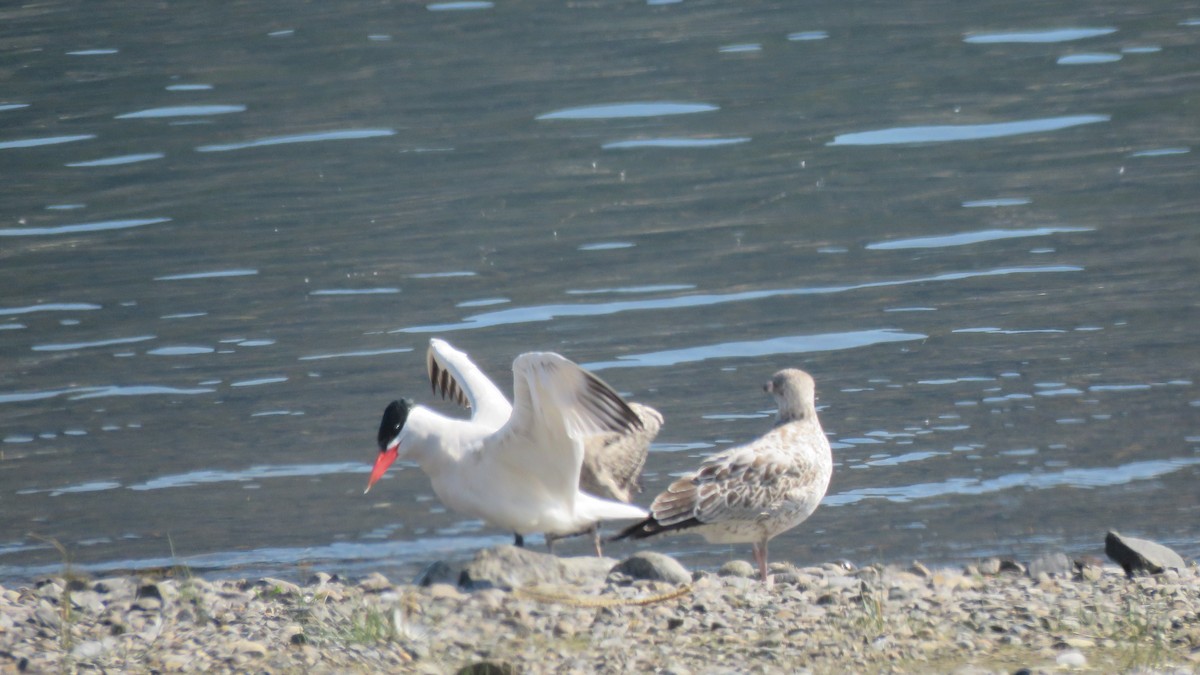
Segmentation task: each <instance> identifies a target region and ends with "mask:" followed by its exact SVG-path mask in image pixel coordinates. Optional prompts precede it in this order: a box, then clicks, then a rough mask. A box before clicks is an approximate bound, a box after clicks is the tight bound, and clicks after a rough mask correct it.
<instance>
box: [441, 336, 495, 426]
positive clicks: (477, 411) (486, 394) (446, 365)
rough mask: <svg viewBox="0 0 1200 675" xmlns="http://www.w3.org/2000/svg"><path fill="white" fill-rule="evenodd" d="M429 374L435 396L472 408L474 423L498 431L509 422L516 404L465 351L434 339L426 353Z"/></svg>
mask: <svg viewBox="0 0 1200 675" xmlns="http://www.w3.org/2000/svg"><path fill="white" fill-rule="evenodd" d="M425 372H426V374H427V375H429V384H430V386H432V387H433V392H434V393H435V394H439V395H441V397H442V398H443V399H446V398H449V399H450V400H452V401H454V402H455V403H458V404H459V405H461V406H462V407H464V408H470V410H471V421H472V422H478V423H480V424H484V425H487V426H490V427H492V428H495V429H498V428H500V427H501V426H503V425H504V423H505V422H507V421H508V418H509V416H510V415H511V414H512V405H511V404H509V402H508V398H507V397H505V395H504V393H503V392H501V391H500V389H499V388H498V387H497V386H496V385H495V384H494V383H493V382H492V381H491V380H490V379H489V378H488V376H487V375H484V374H483V371H482V370H480V369H479V367H478V366H476V365H475V363H474V362H472V361H471V358H470V357H469V356H467V354H466V353H465V352H461V351H459V350H457V349H455V348H454V347H451V346H450V343H449V342H446V341H445V340H439V339H438V338H433V339H431V340H430V341H429V349H428V350H427V351H426V352H425Z"/></svg>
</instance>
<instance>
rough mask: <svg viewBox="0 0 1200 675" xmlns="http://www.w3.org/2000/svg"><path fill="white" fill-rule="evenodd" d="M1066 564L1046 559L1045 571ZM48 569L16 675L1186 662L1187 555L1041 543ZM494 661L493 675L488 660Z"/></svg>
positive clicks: (18, 652) (31, 588)
mask: <svg viewBox="0 0 1200 675" xmlns="http://www.w3.org/2000/svg"><path fill="white" fill-rule="evenodd" d="M1064 561H1065V564H1064ZM169 571H170V572H172V573H173V575H172V576H156V575H148V574H136V575H118V576H109V577H103V578H82V577H76V576H70V575H67V576H65V577H64V576H57V577H53V578H47V579H39V580H37V581H35V582H33V583H30V584H28V585H22V586H11V585H10V586H0V674H3V675H8V674H9V673H18V672H83V671H89V670H102V671H103V670H119V671H121V672H135V673H136V672H147V673H148V672H152V671H157V672H198V671H214V672H246V671H254V672H260V673H288V672H309V673H344V672H384V671H387V672H418V673H454V672H458V671H459V670H460V669H462V668H465V667H468V666H472V665H475V664H482V663H487V664H492V665H495V666H498V667H500V668H501V669H503V668H509V669H510V670H509V671H508V672H579V673H589V672H653V671H658V672H672V673H676V674H677V675H682V674H684V673H732V672H764V673H774V672H812V673H835V672H847V671H851V672H877V671H886V672H914V673H915V672H954V673H989V672H998V673H999V672H1004V673H1012V672H1016V671H1018V670H1020V669H1029V671H1030V672H1050V671H1062V670H1079V671H1083V672H1088V671H1090V672H1130V671H1142V672H1185V673H1190V672H1197V671H1198V670H1200V570H1198V568H1197V566H1196V565H1195V564H1194V563H1193V564H1191V565H1189V566H1188V567H1186V568H1185V569H1179V570H1176V569H1171V570H1167V571H1165V572H1163V573H1162V574H1158V575H1153V576H1137V577H1133V578H1127V577H1126V575H1125V574H1124V572H1123V571H1122V570H1121V569H1120V568H1119V567H1117V566H1115V565H1108V564H1103V565H1102V564H1099V561H1095V560H1093V561H1090V562H1083V561H1076V562H1071V561H1069V560H1066V558H1065V556H1058V557H1055V556H1050V557H1047V558H1046V559H1039V561H1035V562H1033V563H1030V565H1029V566H1025V565H1021V564H1017V563H1012V562H1005V561H1000V560H998V559H990V560H987V561H983V562H981V563H980V564H978V565H968V566H966V567H965V568H953V567H942V568H934V569H930V568H927V567H926V566H924V565H922V564H921V563H913V564H912V565H909V566H897V565H883V564H876V565H871V566H868V567H863V568H857V569H854V568H851V566H849V565H847V564H845V563H827V564H824V565H821V566H814V567H804V568H797V567H794V566H792V565H791V564H789V563H773V564H772V573H773V584H771V585H770V586H767V585H764V584H763V583H762V582H760V581H758V580H757V579H756V578H751V577H752V575H754V574H755V571H754V570H753V569H751V566H750V565H749V563H746V562H744V561H733V562H730V563H727V564H725V565H723V566H722V567H721V569H720V570H718V571H712V572H709V571H702V572H695V573H692V572H688V571H687V570H685V569H683V567H682V566H681V565H679V563H678V562H676V561H675V560H674V559H672V558H669V557H668V556H665V555H661V554H653V553H639V554H635V555H634V556H632V557H630V558H628V559H626V560H624V561H616V560H613V559H605V558H594V557H585V556H580V557H577V558H554V557H551V556H549V555H547V554H543V553H536V552H532V551H528V550H524V549H514V548H512V547H509V546H500V547H495V548H492V549H485V550H484V551H481V552H480V554H479V555H478V556H477V557H476V559H475V560H474V561H472V562H471V563H468V564H467V565H465V566H463V567H462V568H461V569H459V568H456V567H453V566H451V565H449V564H445V563H440V564H439V563H435V564H434V565H431V566H430V568H428V569H426V571H425V572H423V578H421V579H418V580H416V581H419V582H421V583H393V581H392V580H389V579H387V578H386V577H384V576H383V575H381V574H378V573H372V574H369V575H367V576H365V577H363V578H359V579H339V578H337V577H334V576H331V575H329V574H327V573H323V572H316V573H315V574H313V575H312V576H311V578H310V579H308V580H307V581H306V582H305V583H304V584H296V583H292V582H290V581H285V580H281V579H274V578H269V577H268V578H261V579H241V580H233V579H216V580H208V579H205V578H203V577H201V576H193V575H192V574H191V572H190V571H189V570H187V569H186V568H175V569H174V570H169ZM491 672H505V671H503V670H495V671H491Z"/></svg>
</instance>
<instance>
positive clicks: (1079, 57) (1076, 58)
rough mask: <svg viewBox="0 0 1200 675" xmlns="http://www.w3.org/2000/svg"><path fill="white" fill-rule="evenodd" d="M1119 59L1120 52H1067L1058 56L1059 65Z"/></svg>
mask: <svg viewBox="0 0 1200 675" xmlns="http://www.w3.org/2000/svg"><path fill="white" fill-rule="evenodd" d="M1120 60H1121V55H1120V54H1067V55H1066V56H1060V57H1058V61H1057V63H1058V65H1060V66H1084V65H1091V64H1096V63H1114V62H1116V61H1120Z"/></svg>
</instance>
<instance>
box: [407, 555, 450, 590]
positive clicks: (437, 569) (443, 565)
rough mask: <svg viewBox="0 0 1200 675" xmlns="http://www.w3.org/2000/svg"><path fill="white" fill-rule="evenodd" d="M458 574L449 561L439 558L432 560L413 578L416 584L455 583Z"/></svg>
mask: <svg viewBox="0 0 1200 675" xmlns="http://www.w3.org/2000/svg"><path fill="white" fill-rule="evenodd" d="M457 577H458V575H457V574H456V573H455V571H454V568H453V567H451V566H450V565H449V563H447V562H445V561H442V560H438V561H436V562H431V563H429V564H428V565H426V566H425V569H423V570H421V572H420V573H419V574H417V577H416V578H415V579H413V585H414V586H432V585H434V584H453V583H455V580H456V579H457Z"/></svg>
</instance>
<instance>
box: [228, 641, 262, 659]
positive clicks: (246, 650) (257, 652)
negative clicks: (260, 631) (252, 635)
mask: <svg viewBox="0 0 1200 675" xmlns="http://www.w3.org/2000/svg"><path fill="white" fill-rule="evenodd" d="M230 651H232V652H233V653H234V654H250V655H254V656H262V655H264V654H266V653H267V646H266V645H264V644H263V643H261V642H256V641H254V640H238V641H237V642H234V643H233V644H232V645H230Z"/></svg>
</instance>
